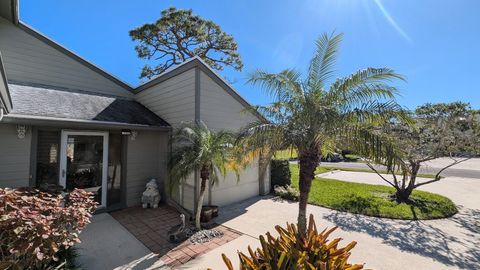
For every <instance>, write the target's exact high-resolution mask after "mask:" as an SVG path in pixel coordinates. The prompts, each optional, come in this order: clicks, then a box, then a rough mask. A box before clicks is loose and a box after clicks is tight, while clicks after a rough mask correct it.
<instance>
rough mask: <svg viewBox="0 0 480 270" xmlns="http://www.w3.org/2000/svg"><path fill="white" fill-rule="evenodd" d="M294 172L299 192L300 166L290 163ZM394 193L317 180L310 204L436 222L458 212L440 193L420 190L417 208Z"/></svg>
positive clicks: (388, 189)
mask: <svg viewBox="0 0 480 270" xmlns="http://www.w3.org/2000/svg"><path fill="white" fill-rule="evenodd" d="M290 170H291V173H292V186H294V187H295V188H297V189H298V165H297V164H290ZM318 170H323V169H321V168H320V169H317V171H318ZM394 192H395V189H394V188H392V187H388V186H383V185H369V184H359V183H351V182H345V181H339V180H333V179H326V178H316V179H314V180H313V183H312V188H311V191H310V196H309V200H308V202H309V203H310V204H315V205H319V206H323V207H327V208H331V209H335V210H339V211H345V212H351V213H358V214H364V215H367V216H378V217H387V218H396V219H435V218H443V217H449V216H452V215H453V214H455V213H456V212H457V208H456V206H455V204H454V203H453V202H452V201H451V200H450V199H448V198H447V197H444V196H441V195H438V194H433V193H430V192H425V191H418V190H416V191H414V192H413V194H412V197H411V198H412V199H414V200H415V201H416V202H417V204H416V205H415V206H413V205H408V204H405V203H400V204H399V203H397V202H395V201H392V200H390V198H389V196H390V195H392V194H393V193H394Z"/></svg>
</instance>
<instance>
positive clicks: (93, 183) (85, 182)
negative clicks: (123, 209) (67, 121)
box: [59, 130, 108, 207]
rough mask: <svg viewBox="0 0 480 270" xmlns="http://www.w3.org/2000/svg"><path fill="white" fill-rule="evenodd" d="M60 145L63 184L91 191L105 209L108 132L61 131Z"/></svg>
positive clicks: (68, 188) (69, 187) (66, 187)
mask: <svg viewBox="0 0 480 270" xmlns="http://www.w3.org/2000/svg"><path fill="white" fill-rule="evenodd" d="M60 145H61V146H60V174H59V175H60V181H59V182H60V185H61V186H63V187H64V188H65V189H66V190H67V192H68V191H71V190H73V189H74V188H81V189H84V190H86V191H88V192H92V193H93V195H94V197H95V200H96V201H97V202H98V203H99V205H100V206H101V207H106V205H107V172H108V171H107V169H108V132H93V131H92V132H90V131H66V130H62V136H61V144H60Z"/></svg>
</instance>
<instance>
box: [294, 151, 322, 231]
mask: <svg viewBox="0 0 480 270" xmlns="http://www.w3.org/2000/svg"><path fill="white" fill-rule="evenodd" d="M319 160H320V154H319V151H318V149H308V150H306V151H302V152H301V153H300V156H299V165H300V175H299V187H300V198H299V199H298V220H297V222H298V230H299V232H300V233H301V234H305V232H306V231H307V203H308V194H309V193H310V187H311V186H312V180H313V178H314V177H315V169H316V168H317V166H318V161H319Z"/></svg>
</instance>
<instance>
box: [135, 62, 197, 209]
mask: <svg viewBox="0 0 480 270" xmlns="http://www.w3.org/2000/svg"><path fill="white" fill-rule="evenodd" d="M135 100H137V101H138V102H140V103H141V104H143V105H144V106H145V107H147V108H148V109H150V110H151V111H152V112H154V113H156V114H157V115H159V116H160V117H162V118H163V119H164V120H165V121H167V122H168V123H169V124H170V125H172V126H173V127H178V125H179V124H181V123H182V122H192V121H194V120H195V69H191V70H187V71H185V72H183V73H181V74H179V75H177V76H174V77H172V78H170V79H167V80H165V81H163V82H161V83H159V84H156V85H154V86H152V87H150V88H148V89H145V90H143V91H142V92H140V93H138V94H136V95H135ZM174 191H175V192H174V193H173V194H172V198H173V199H174V200H175V201H176V202H178V203H179V204H181V205H182V206H183V207H184V208H186V209H188V210H190V211H193V208H194V207H193V206H194V177H193V175H192V176H191V177H189V178H188V179H187V180H186V181H185V184H183V185H181V187H179V188H177V189H176V190H174Z"/></svg>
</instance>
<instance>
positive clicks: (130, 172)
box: [126, 131, 168, 206]
mask: <svg viewBox="0 0 480 270" xmlns="http://www.w3.org/2000/svg"><path fill="white" fill-rule="evenodd" d="M127 147H128V151H127V180H126V182H127V183H126V184H127V206H135V205H139V204H140V202H141V196H142V192H143V191H144V190H145V184H146V183H147V182H148V181H150V179H152V178H156V179H157V180H158V182H159V184H161V183H165V181H166V179H167V157H168V133H167V132H156V131H138V136H137V137H136V139H135V140H133V141H132V140H130V139H129V140H128V146H127Z"/></svg>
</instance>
